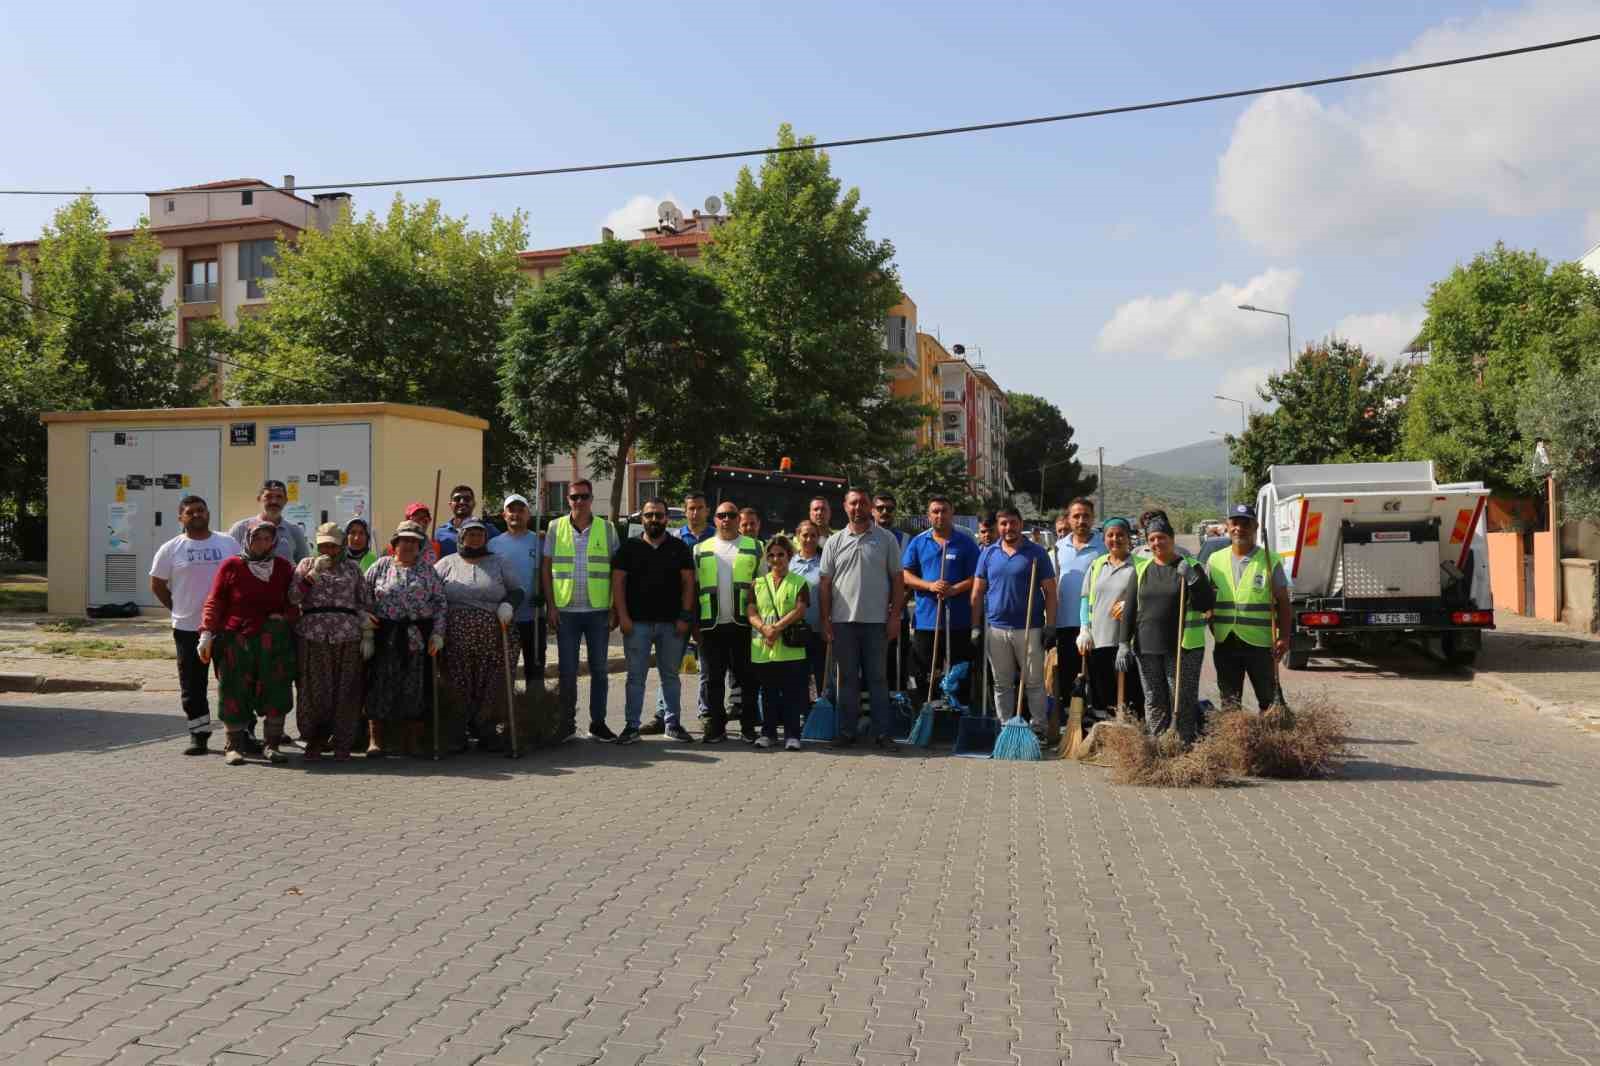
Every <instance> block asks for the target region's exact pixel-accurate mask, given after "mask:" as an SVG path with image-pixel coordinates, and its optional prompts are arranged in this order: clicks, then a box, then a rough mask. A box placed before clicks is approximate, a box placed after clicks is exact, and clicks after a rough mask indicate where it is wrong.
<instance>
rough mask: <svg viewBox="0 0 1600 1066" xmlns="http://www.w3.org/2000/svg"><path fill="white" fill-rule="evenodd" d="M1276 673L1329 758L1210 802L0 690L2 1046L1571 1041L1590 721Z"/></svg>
mask: <svg viewBox="0 0 1600 1066" xmlns="http://www.w3.org/2000/svg"><path fill="white" fill-rule="evenodd" d="M1393 667H1403V668H1404V669H1406V670H1408V671H1410V670H1415V671H1420V674H1419V676H1417V677H1415V678H1413V679H1401V678H1399V677H1397V676H1396V675H1395V674H1394V673H1393V672H1392V669H1391V668H1393ZM1294 681H1295V684H1296V686H1297V687H1296V688H1294V689H1292V690H1291V694H1292V695H1293V696H1295V697H1296V698H1305V697H1306V696H1307V695H1308V694H1309V693H1311V692H1312V691H1316V690H1320V689H1326V690H1327V691H1328V692H1329V693H1331V694H1332V695H1334V696H1335V697H1336V698H1337V699H1339V700H1340V701H1341V703H1343V704H1344V705H1346V706H1347V707H1349V708H1350V709H1351V710H1352V711H1353V712H1354V713H1355V715H1356V723H1357V725H1356V733H1357V740H1356V745H1355V747H1356V751H1357V752H1358V753H1359V758H1358V759H1357V760H1356V761H1355V762H1354V763H1353V764H1351V765H1350V766H1349V767H1348V769H1347V772H1346V773H1345V775H1344V777H1343V778H1342V779H1341V780H1337V781H1329V782H1309V783H1279V784H1274V783H1264V784H1257V785H1252V786H1249V787H1241V788H1234V789H1226V790H1220V791H1214V792H1204V793H1192V792H1190V793H1170V792H1156V791H1145V790H1134V789H1127V788H1119V787H1115V786H1112V785H1110V784H1109V783H1108V781H1107V779H1106V777H1105V776H1104V771H1101V770H1097V769H1094V768H1087V767H1081V766H1077V765H1064V764H1061V763H1039V764H1010V763H990V762H985V761H974V760H966V759H954V758H948V757H935V758H926V759H924V758H916V757H901V758H899V759H894V760H891V759H888V758H885V757H882V756H875V755H870V754H865V753H848V754H829V753H824V752H819V751H812V750H808V751H806V752H804V753H802V754H798V755H793V754H786V753H782V752H771V753H762V752H756V751H754V750H751V749H746V748H744V747H743V746H739V745H734V746H729V747H724V748H720V749H714V750H705V749H700V748H691V747H687V746H682V745H676V744H672V743H670V742H666V741H660V740H657V741H652V742H648V743H645V744H641V745H639V746H637V747H633V748H625V749H618V748H615V747H611V746H606V747H602V746H599V745H593V744H587V743H582V744H573V745H568V746H565V747H562V748H559V749H556V750H554V751H550V752H544V753H540V754H539V755H537V756H536V757H532V758H528V759H525V760H523V761H521V762H519V763H513V762H510V761H508V760H504V759H498V758H487V757H485V758H463V759H459V760H456V761H454V762H450V763H446V764H441V765H439V766H435V765H433V764H426V763H409V764H408V763H402V762H396V761H391V762H387V763H385V764H382V765H381V767H373V768H370V769H369V768H367V767H365V766H361V765H357V764H352V765H351V766H349V767H346V768H342V769H341V768H334V767H331V766H326V765H324V766H323V767H313V768H305V767H303V766H301V765H300V764H299V763H298V762H294V763H291V764H290V765H289V766H286V767H282V768H268V767H265V766H260V765H253V766H249V767H245V768H239V769H230V768H227V767H224V766H223V765H222V762H221V760H220V758H215V757H213V758H210V759H205V760H195V759H185V758H183V757H181V756H180V755H179V754H178V747H179V745H180V743H181V741H180V733H181V726H180V719H179V717H178V715H177V712H176V711H175V710H173V709H171V708H170V706H168V705H167V702H168V701H169V700H170V696H165V695H162V694H121V693H107V694H96V695H94V696H87V695H80V696H75V697H25V698H10V699H8V700H6V701H5V702H4V703H3V704H0V1062H4V1063H7V1064H21V1063H33V1062H59V1063H64V1064H71V1066H87V1064H89V1063H93V1062H112V1063H119V1064H142V1063H175V1064H177V1063H182V1064H190V1063H193V1064H199V1063H219V1064H230V1066H254V1064H258V1063H264V1062H273V1063H312V1062H324V1063H333V1064H342V1066H360V1064H365V1063H384V1064H390V1063H424V1062H439V1063H473V1062H477V1063H483V1064H513V1063H516V1064H525V1063H531V1062H542V1063H551V1064H560V1066H585V1064H589V1063H601V1064H604V1066H639V1064H642V1063H655V1064H673V1066H682V1064H699V1063H705V1064H708V1066H739V1064H745V1063H760V1064H763V1066H765V1064H777V1063H787V1064H794V1063H801V1062H816V1063H840V1064H845V1063H861V1064H864V1066H909V1064H911V1063H915V1064H916V1066H926V1064H939V1063H1013V1064H1016V1066H1037V1064H1046V1063H1060V1062H1064V1061H1065V1062H1070V1063H1072V1064H1073V1066H1082V1064H1085V1063H1091V1064H1092V1063H1113V1062H1120V1063H1129V1064H1138V1063H1152V1064H1153V1063H1160V1062H1167V1063H1171V1062H1177V1063H1181V1064H1183V1066H1190V1064H1202V1063H1221V1062H1228V1063H1277V1064H1281V1066H1300V1064H1309V1063H1326V1064H1331V1066H1344V1064H1353V1063H1397V1064H1398V1063H1437V1064H1440V1066H1454V1064H1458V1063H1494V1064H1501V1063H1519V1064H1546V1063H1581V1062H1596V1061H1600V889H1597V888H1596V886H1597V884H1600V860H1597V856H1600V840H1597V836H1600V829H1597V827H1600V774H1597V772H1596V771H1597V770H1600V740H1597V739H1596V738H1594V737H1592V736H1589V735H1586V734H1583V733H1581V732H1579V731H1578V730H1576V729H1575V728H1574V727H1572V726H1571V725H1570V724H1566V723H1562V722H1559V721H1556V720H1553V719H1550V718H1545V717H1540V716H1538V715H1536V714H1534V713H1532V712H1529V711H1526V710H1523V709H1521V708H1519V707H1518V706H1515V705H1513V704H1511V703H1508V702H1507V701H1505V700H1504V699H1502V698H1499V697H1495V696H1492V695H1489V694H1486V693H1485V692H1483V691H1482V690H1480V689H1477V688H1474V687H1472V686H1471V685H1469V684H1468V683H1466V682H1465V681H1464V680H1462V679H1460V678H1459V677H1455V676H1452V675H1447V674H1442V673H1440V672H1439V671H1438V669H1437V668H1435V667H1432V666H1430V665H1428V664H1423V663H1418V662H1416V661H1414V660H1404V661H1396V662H1395V663H1390V664H1388V665H1387V666H1386V667H1371V666H1355V665H1353V664H1344V665H1342V666H1335V667H1333V668H1328V669H1323V670H1319V671H1313V672H1311V673H1309V674H1302V675H1295V677H1294ZM614 698H615V699H616V700H618V701H619V702H620V686H617V687H615V688H614Z"/></svg>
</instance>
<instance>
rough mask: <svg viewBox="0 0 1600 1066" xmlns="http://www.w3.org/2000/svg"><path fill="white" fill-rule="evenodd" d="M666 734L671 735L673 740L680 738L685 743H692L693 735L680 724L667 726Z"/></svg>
mask: <svg viewBox="0 0 1600 1066" xmlns="http://www.w3.org/2000/svg"><path fill="white" fill-rule="evenodd" d="M667 736H669V737H671V738H672V739H673V740H681V741H683V742H684V743H685V744H693V743H694V735H693V734H692V733H690V732H689V731H688V730H687V729H685V728H683V726H681V725H674V726H669V727H668V728H667Z"/></svg>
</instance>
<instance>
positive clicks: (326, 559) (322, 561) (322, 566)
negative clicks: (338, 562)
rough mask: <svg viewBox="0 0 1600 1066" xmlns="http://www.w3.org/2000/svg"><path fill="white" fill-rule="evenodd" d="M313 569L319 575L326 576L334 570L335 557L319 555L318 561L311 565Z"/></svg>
mask: <svg viewBox="0 0 1600 1066" xmlns="http://www.w3.org/2000/svg"><path fill="white" fill-rule="evenodd" d="M311 569H312V571H314V572H315V573H318V574H326V573H327V572H328V571H329V570H332V569H333V556H331V555H319V556H317V561H316V562H314V563H312V564H311Z"/></svg>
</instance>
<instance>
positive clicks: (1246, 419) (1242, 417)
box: [1212, 393, 1250, 503]
mask: <svg viewBox="0 0 1600 1066" xmlns="http://www.w3.org/2000/svg"><path fill="white" fill-rule="evenodd" d="M1212 399H1214V400H1221V401H1222V402H1223V403H1236V404H1238V405H1239V439H1240V440H1243V439H1244V435H1245V434H1246V433H1248V432H1249V431H1250V415H1249V411H1250V408H1249V407H1248V406H1246V404H1245V402H1244V401H1243V400H1235V399H1234V398H1233V397H1232V396H1224V395H1222V394H1221V393H1214V394H1213V395H1212ZM1212 432H1214V433H1215V432H1216V431H1215V430H1213V431H1212ZM1217 435H1218V436H1224V434H1220V433H1219V434H1217ZM1228 468H1229V474H1228V476H1229V477H1230V478H1232V476H1233V470H1232V468H1233V462H1232V460H1231V459H1230V461H1229V462H1228ZM1239 495H1240V496H1241V497H1242V496H1244V464H1242V463H1241V464H1240V465H1239ZM1239 502H1240V503H1248V502H1249V501H1248V500H1244V499H1241V500H1240V501H1239Z"/></svg>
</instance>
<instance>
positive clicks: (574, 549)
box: [539, 479, 619, 743]
mask: <svg viewBox="0 0 1600 1066" xmlns="http://www.w3.org/2000/svg"><path fill="white" fill-rule="evenodd" d="M567 503H568V504H569V505H570V507H571V511H570V512H569V513H567V514H564V515H562V516H561V517H560V518H558V519H556V520H555V521H554V522H551V523H550V528H549V529H547V530H546V531H545V535H544V552H543V558H542V559H541V560H540V564H539V568H540V581H541V584H542V585H543V586H544V602H545V623H546V625H548V626H549V628H551V629H553V630H555V633H556V664H557V672H558V675H559V678H560V680H559V682H558V685H557V690H558V692H559V694H560V699H561V727H560V729H559V730H558V731H557V733H556V742H557V743H560V742H561V741H564V740H566V739H567V738H568V737H572V736H576V735H577V732H578V645H579V644H580V643H582V644H583V645H584V646H585V648H586V649H587V654H588V657H589V736H590V738H591V739H593V740H616V739H617V735H616V734H615V733H613V732H612V731H611V729H610V727H609V726H607V725H606V677H607V675H606V666H607V658H608V651H607V646H608V645H609V644H610V642H611V631H612V630H613V629H615V628H616V626H617V612H616V609H615V608H614V607H613V606H612V602H611V569H612V562H613V561H614V560H615V559H616V556H617V549H618V547H619V544H618V541H617V535H616V530H615V529H614V528H613V527H612V525H611V523H610V522H607V521H605V520H603V519H596V518H595V515H594V486H593V485H592V484H590V483H589V482H588V481H586V480H583V479H579V480H577V481H574V482H572V484H571V485H569V486H568V487H567Z"/></svg>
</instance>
